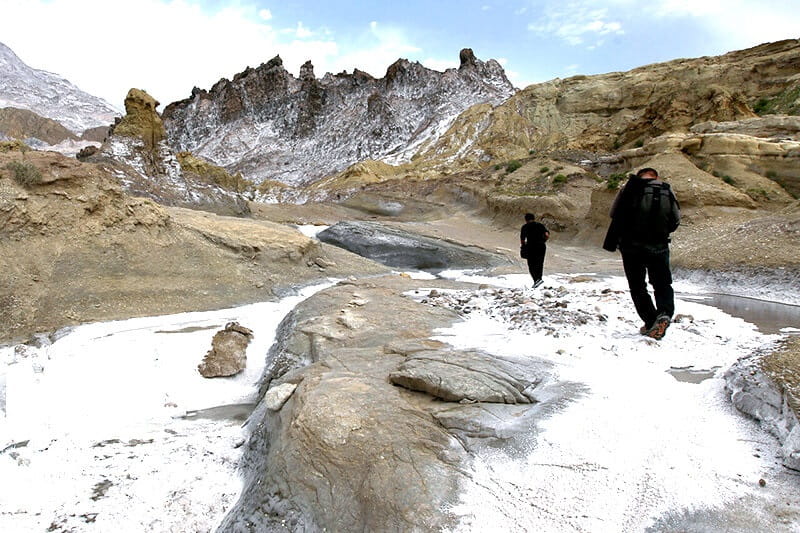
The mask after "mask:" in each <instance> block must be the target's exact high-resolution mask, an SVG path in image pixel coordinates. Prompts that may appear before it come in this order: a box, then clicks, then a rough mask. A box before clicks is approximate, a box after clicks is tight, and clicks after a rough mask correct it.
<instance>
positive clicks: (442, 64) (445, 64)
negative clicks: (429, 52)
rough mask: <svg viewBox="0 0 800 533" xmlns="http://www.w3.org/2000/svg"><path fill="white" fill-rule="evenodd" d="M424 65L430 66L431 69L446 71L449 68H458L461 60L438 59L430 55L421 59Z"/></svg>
mask: <svg viewBox="0 0 800 533" xmlns="http://www.w3.org/2000/svg"><path fill="white" fill-rule="evenodd" d="M420 63H422V64H423V65H424V66H426V67H428V68H429V69H433V70H438V71H439V72H444V71H445V70H447V69H449V68H458V65H459V62H458V61H455V60H450V59H437V58H433V57H429V58H428V59H423V60H422V61H420Z"/></svg>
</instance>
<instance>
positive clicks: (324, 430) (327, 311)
mask: <svg viewBox="0 0 800 533" xmlns="http://www.w3.org/2000/svg"><path fill="white" fill-rule="evenodd" d="M415 283H417V282H414V281H413V280H408V279H405V278H402V277H400V276H391V277H384V278H380V279H377V280H375V281H370V282H366V281H365V282H353V283H349V282H348V283H343V284H340V285H338V286H336V287H333V288H330V289H327V290H325V291H322V292H319V293H317V294H315V295H314V296H312V297H311V298H309V299H307V300H306V301H304V302H303V303H301V304H300V305H299V306H298V307H297V308H295V310H294V311H293V312H292V313H291V314H290V315H289V316H288V317H287V318H286V319H285V320H284V322H283V323H282V324H281V326H280V327H279V329H278V335H277V339H276V343H275V344H274V345H273V347H272V348H271V349H270V353H269V355H268V358H267V366H266V374H265V376H264V378H263V386H262V400H261V401H260V402H259V404H258V406H257V407H256V409H255V412H254V414H253V416H252V417H251V419H250V428H251V430H252V433H251V437H250V440H249V442H248V445H247V448H246V452H245V464H246V469H247V475H246V479H247V482H246V486H245V489H244V491H243V493H242V496H241V498H240V500H239V502H237V504H236V506H235V507H234V508H233V509H232V510H231V512H230V513H229V515H228V516H227V517H226V519H225V520H224V521H223V524H222V525H221V527H220V531H272V530H289V531H440V530H447V529H449V528H452V527H453V525H454V524H453V517H452V516H451V515H450V514H449V513H448V508H449V507H451V506H452V504H454V503H455V502H457V501H458V497H459V493H460V490H462V489H463V487H464V486H465V484H467V483H471V480H470V469H469V464H470V460H471V456H470V454H469V453H468V450H470V449H471V448H472V447H475V448H477V447H479V446H482V445H494V444H497V441H498V439H501V440H503V441H504V442H508V439H513V438H514V436H515V435H521V434H524V435H530V434H531V432H533V431H535V421H534V420H533V418H532V416H531V414H532V413H536V412H539V413H541V412H542V409H543V408H544V406H546V405H550V407H551V408H552V404H551V403H549V402H551V399H552V398H558V397H559V393H558V392H555V391H553V392H552V393H549V394H543V395H542V397H543V401H542V402H541V403H519V404H505V403H491V404H489V403H481V402H478V403H472V404H469V403H465V404H462V403H458V402H456V401H455V400H456V399H457V398H458V396H457V395H455V394H453V395H447V398H448V400H446V401H442V399H439V398H435V397H433V396H431V395H429V394H427V393H425V392H415V391H411V390H408V389H406V388H403V387H398V386H394V385H392V383H390V376H392V375H395V373H396V372H401V373H402V372H403V369H404V368H407V367H408V365H407V363H408V362H409V361H412V360H414V361H421V360H423V359H424V358H425V357H429V358H430V357H431V354H432V352H435V353H436V354H437V357H439V358H440V360H448V361H451V362H454V363H455V362H456V361H458V362H459V364H460V365H463V366H464V368H471V369H474V374H473V376H472V377H476V378H477V377H479V376H482V377H480V378H479V379H481V380H483V386H481V387H475V388H473V389H472V390H473V393H470V394H469V396H471V397H475V398H478V397H487V398H497V399H499V398H500V396H501V395H502V394H506V395H507V396H508V399H509V400H511V399H512V397H517V398H518V399H519V400H520V401H524V398H523V397H522V396H527V398H528V401H532V396H530V395H528V394H526V395H521V393H519V389H523V390H526V393H532V391H533V389H534V387H528V386H527V385H526V384H528V383H534V382H538V381H539V380H540V379H543V377H545V376H548V368H549V367H548V366H547V365H546V364H544V363H543V364H541V365H537V364H535V360H536V358H533V357H531V358H530V360H529V362H527V363H526V364H524V365H523V364H516V363H514V362H510V361H500V360H495V361H493V360H492V359H491V357H490V356H488V355H484V354H479V353H474V352H458V351H455V350H450V349H448V348H447V346H446V345H445V344H443V343H441V342H437V341H434V340H431V339H430V336H431V335H432V333H433V330H434V329H435V328H439V327H443V326H447V325H448V324H451V323H452V322H453V321H454V320H457V319H458V318H457V315H455V314H454V313H453V312H451V311H448V310H446V309H443V308H440V307H433V306H426V305H424V304H421V303H418V302H415V301H414V300H412V299H411V298H407V297H404V296H402V294H403V293H405V292H406V291H409V290H411V289H413V288H414V287H415V286H416V285H415ZM426 283H430V282H429V281H428V282H426ZM442 283H449V282H442ZM344 316H346V317H347V318H346V319H343V317H344ZM493 367H494V368H493ZM436 371H437V372H438V373H439V375H440V376H442V377H443V378H445V379H450V378H451V377H452V378H454V379H455V377H456V376H465V375H466V374H464V373H461V370H459V369H457V368H455V366H452V367H450V368H444V367H441V368H438V369H437V370H436ZM506 372H507V373H506ZM491 380H494V381H491ZM490 381H491V383H490ZM287 384H292V385H296V388H294V391H293V393H292V394H291V395H288V393H289V391H290V390H291V389H292V387H285V386H284V385H287ZM509 386H510V388H511V389H514V390H517V391H518V393H517V394H514V393H513V392H512V391H511V390H508V387H509ZM544 386H546V385H544ZM538 387H539V386H538V385H537V387H536V389H538ZM479 388H480V390H481V391H487V390H489V389H490V388H495V389H497V390H498V391H500V390H501V389H502V390H503V391H504V392H503V393H500V394H496V395H493V394H491V393H486V394H484V393H483V392H481V393H480V394H479V393H478V389H479ZM279 391H280V394H279ZM560 394H562V396H563V393H560ZM276 400H277V401H276ZM284 401H285V403H283V402H284ZM501 401H502V400H501Z"/></svg>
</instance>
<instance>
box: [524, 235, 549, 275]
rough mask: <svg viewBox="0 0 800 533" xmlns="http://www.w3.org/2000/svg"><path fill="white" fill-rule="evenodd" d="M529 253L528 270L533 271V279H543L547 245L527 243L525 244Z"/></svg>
mask: <svg viewBox="0 0 800 533" xmlns="http://www.w3.org/2000/svg"><path fill="white" fill-rule="evenodd" d="M525 246H526V248H527V253H528V272H530V273H531V277H532V278H533V281H538V280H540V279H542V272H543V271H544V255H545V254H546V253H547V245H546V244H544V243H542V244H527V245H525Z"/></svg>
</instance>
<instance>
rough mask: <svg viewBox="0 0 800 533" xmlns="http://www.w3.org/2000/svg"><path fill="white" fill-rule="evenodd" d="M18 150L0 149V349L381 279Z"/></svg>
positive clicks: (305, 243) (274, 227)
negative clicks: (118, 321)
mask: <svg viewBox="0 0 800 533" xmlns="http://www.w3.org/2000/svg"><path fill="white" fill-rule="evenodd" d="M21 147H22V145H21V144H19V143H0V342H4V341H7V340H10V339H16V338H25V337H27V336H28V335H30V334H31V333H33V332H36V331H54V330H55V329H57V328H60V327H63V326H66V325H70V324H75V323H79V322H85V321H96V320H109V319H113V318H127V317H131V316H141V315H149V314H163V313H175V312H183V311H187V310H190V309H197V310H199V309H210V308H218V307H225V306H230V305H235V304H238V303H244V302H253V301H264V300H269V299H271V298H272V297H274V295H275V294H276V293H277V291H279V290H283V289H285V288H289V287H293V286H297V285H302V284H303V283H308V282H311V281H313V280H317V279H320V278H324V277H327V276H329V275H330V276H334V277H344V276H346V275H351V274H354V273H376V272H382V271H383V270H384V269H383V267H380V266H379V265H377V264H375V263H372V262H371V261H367V260H365V259H361V258H358V257H356V256H353V255H352V254H348V253H347V252H344V251H342V250H340V249H338V248H334V247H330V246H328V245H323V244H321V243H319V242H318V241H313V240H311V239H308V238H307V237H305V236H303V235H302V234H301V233H300V232H298V231H296V230H294V229H292V228H290V227H287V226H282V225H278V224H273V223H270V222H265V221H256V220H251V219H242V218H232V217H223V216H216V215H213V214H210V213H204V212H201V211H192V210H188V209H177V208H167V207H164V206H161V205H158V204H156V203H155V202H153V201H151V200H149V199H147V198H136V197H133V196H130V195H128V194H126V193H125V192H124V191H123V189H122V187H120V185H119V182H118V177H117V176H115V175H114V174H112V173H110V172H108V171H107V170H105V169H104V168H103V166H102V165H92V164H86V163H82V162H80V161H78V160H76V159H75V158H70V157H65V156H63V155H61V154H57V153H53V152H37V151H30V150H27V151H22V150H20V148H21ZM337 265H338V266H337Z"/></svg>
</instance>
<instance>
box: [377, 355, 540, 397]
mask: <svg viewBox="0 0 800 533" xmlns="http://www.w3.org/2000/svg"><path fill="white" fill-rule="evenodd" d="M526 370H527V372H526ZM389 381H391V382H392V383H393V384H395V385H399V386H401V387H405V388H407V389H410V390H415V391H419V392H425V393H427V394H430V395H431V396H434V397H435V398H439V399H441V400H444V401H449V402H459V401H463V402H467V403H469V402H489V403H512V404H516V403H531V402H532V399H531V397H530V396H528V395H527V394H526V393H528V390H529V389H532V388H533V387H534V386H535V383H536V381H537V379H536V377H535V375H533V374H532V373H531V371H530V369H526V368H525V366H524V364H523V363H514V362H511V361H502V360H500V359H498V358H496V357H490V356H487V355H485V354H481V353H477V352H457V351H453V350H447V351H445V350H442V351H423V352H417V353H415V354H413V355H411V356H409V358H408V359H406V360H405V361H403V362H402V363H401V364H400V366H399V368H398V369H397V370H396V371H395V372H392V373H391V374H389Z"/></svg>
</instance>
